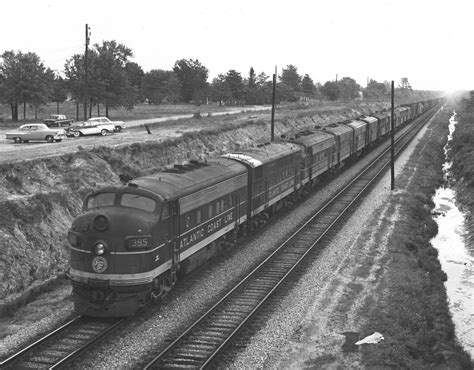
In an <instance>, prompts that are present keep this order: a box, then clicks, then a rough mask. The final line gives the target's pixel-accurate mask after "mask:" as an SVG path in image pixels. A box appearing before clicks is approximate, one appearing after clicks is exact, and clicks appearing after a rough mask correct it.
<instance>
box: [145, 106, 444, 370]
mask: <svg viewBox="0 0 474 370" xmlns="http://www.w3.org/2000/svg"><path fill="white" fill-rule="evenodd" d="M435 111H436V110H435V109H431V110H430V111H428V112H426V113H425V114H423V115H422V116H421V117H419V118H418V119H417V120H416V123H415V122H414V123H413V124H412V126H413V127H412V129H411V130H407V131H406V132H405V133H403V134H401V135H400V136H399V137H398V139H397V141H396V154H397V155H398V154H399V153H400V152H401V151H402V150H403V149H404V148H405V147H406V146H407V145H408V143H409V142H410V141H411V139H412V138H413V137H415V135H416V134H417V133H418V131H419V130H420V129H421V128H422V127H423V125H424V124H425V123H426V122H428V121H429V119H430V118H431V117H432V116H433V115H434V112H435ZM389 166H390V147H389V148H387V149H386V150H385V151H384V152H383V153H382V154H380V155H379V156H378V157H377V158H376V159H375V160H374V161H373V162H372V163H371V164H370V165H368V166H367V167H366V168H365V169H364V171H363V172H362V173H360V174H359V175H358V176H357V177H356V178H355V179H353V180H352V181H351V182H350V183H349V184H348V185H347V186H346V187H344V189H342V190H341V191H340V192H339V193H338V194H337V195H335V196H334V197H333V199H331V200H330V201H329V202H328V203H327V204H326V205H325V206H324V207H322V208H321V209H319V210H318V211H317V212H316V213H315V214H314V215H313V216H312V217H311V218H310V219H309V220H308V221H307V222H306V223H305V224H304V225H303V226H301V227H300V228H299V229H298V230H297V231H296V232H294V234H293V235H291V236H290V237H289V238H288V239H287V240H286V241H285V242H284V243H283V244H281V245H280V246H279V247H278V248H277V250H276V251H275V252H273V253H272V254H271V255H270V256H269V257H267V258H266V259H265V261H263V262H262V263H261V264H260V265H259V266H257V267H256V268H255V269H254V270H253V271H252V272H250V273H249V274H248V276H247V277H246V278H245V279H243V280H242V281H241V282H240V283H239V284H238V285H237V286H236V287H234V288H233V289H232V290H231V291H230V292H229V293H227V294H226V295H225V296H224V297H223V298H222V299H221V300H220V301H219V302H217V303H216V304H215V305H214V306H213V307H212V308H211V309H209V310H208V311H207V312H206V313H205V314H204V315H203V316H202V317H201V318H200V319H198V320H197V321H196V322H195V323H194V324H192V325H191V326H190V327H189V328H188V329H186V330H185V331H184V332H183V333H182V334H181V335H180V336H179V337H178V338H177V339H175V340H174V341H173V342H172V343H171V344H169V345H168V346H167V347H166V348H165V349H164V350H162V351H161V352H160V353H159V354H158V355H157V356H156V357H155V358H154V359H153V360H152V361H150V362H149V363H148V364H147V365H146V366H145V369H151V368H204V367H207V366H208V365H210V364H211V363H212V362H213V361H214V360H215V359H216V358H217V356H218V355H219V354H221V352H223V350H224V348H225V347H226V345H228V344H229V343H230V341H231V340H232V339H233V338H234V337H235V336H236V334H237V333H238V332H239V331H240V330H241V329H242V328H243V327H244V326H245V325H246V323H247V322H248V321H249V320H250V318H251V317H252V316H253V315H254V314H255V313H256V312H257V311H258V310H259V309H260V308H261V307H262V305H263V304H264V303H265V302H266V301H267V300H268V299H269V297H270V296H271V295H272V293H273V292H274V291H275V290H276V289H277V288H278V287H279V286H280V285H281V284H282V283H283V282H284V281H285V280H286V279H287V277H288V276H289V275H290V274H291V272H292V271H293V270H294V269H295V268H296V267H297V266H298V265H299V264H300V262H302V261H303V260H304V259H305V257H306V256H307V255H308V254H309V253H310V252H311V250H312V249H313V248H314V247H315V246H316V245H317V244H318V242H319V241H320V240H321V239H322V238H323V237H324V236H325V235H326V234H327V233H328V232H329V230H331V229H332V228H333V227H334V225H335V224H337V222H338V221H339V220H340V219H341V217H343V216H344V215H345V214H346V213H347V212H348V210H349V209H351V208H352V206H353V205H354V203H356V202H357V200H358V199H360V198H361V196H362V195H363V194H364V193H365V192H366V190H367V189H368V188H369V187H370V186H371V185H372V184H373V183H374V182H375V181H376V180H377V179H378V178H379V177H380V175H381V174H382V173H384V172H385V169H386V168H387V167H389Z"/></svg>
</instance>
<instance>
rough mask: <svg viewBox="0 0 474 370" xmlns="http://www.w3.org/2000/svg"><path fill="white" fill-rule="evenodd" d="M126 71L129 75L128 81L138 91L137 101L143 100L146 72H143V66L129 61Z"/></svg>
mask: <svg viewBox="0 0 474 370" xmlns="http://www.w3.org/2000/svg"><path fill="white" fill-rule="evenodd" d="M125 73H126V75H127V78H128V82H129V83H130V85H131V86H132V87H133V88H134V89H135V90H136V91H137V95H136V99H137V102H142V101H143V100H145V98H144V96H143V92H142V80H143V76H144V75H145V72H143V69H142V67H140V66H139V65H138V64H137V63H135V62H127V63H126V64H125Z"/></svg>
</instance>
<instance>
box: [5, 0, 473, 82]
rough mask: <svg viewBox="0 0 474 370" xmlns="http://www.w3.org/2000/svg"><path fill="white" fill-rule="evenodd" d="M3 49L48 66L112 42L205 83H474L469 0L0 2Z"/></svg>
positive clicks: (150, 65)
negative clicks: (180, 65) (265, 79)
mask: <svg viewBox="0 0 474 370" xmlns="http://www.w3.org/2000/svg"><path fill="white" fill-rule="evenodd" d="M0 6H1V13H2V17H1V21H0V53H2V52H3V51H5V50H19V51H22V52H35V53H36V54H38V55H39V57H40V58H41V59H42V61H43V62H44V64H45V65H46V66H47V67H50V68H52V69H54V70H58V71H62V70H63V69H64V64H65V61H66V60H67V59H68V58H70V57H71V56H72V55H74V54H77V53H83V52H84V43H85V24H86V23H87V24H88V25H89V27H90V29H91V39H90V41H91V44H95V43H101V42H102V41H104V40H116V41H117V42H119V43H123V44H125V45H126V46H128V47H129V48H131V49H132V51H133V53H134V57H133V59H132V61H134V62H136V63H138V64H139V65H140V66H141V67H142V68H143V70H144V71H145V72H147V71H150V70H151V69H165V70H171V69H172V68H173V65H174V63H175V61H176V60H179V59H183V58H184V59H198V60H199V61H200V62H201V63H202V64H203V65H204V66H206V67H207V68H208V69H209V77H210V78H209V81H211V80H212V78H214V77H216V76H217V75H218V74H220V73H223V74H225V73H226V72H227V71H228V70H230V69H235V70H237V71H239V72H240V73H241V74H242V76H243V77H247V76H248V71H249V69H250V67H253V68H254V70H255V72H256V73H257V74H258V73H260V72H265V73H266V74H267V75H269V76H271V75H272V73H274V69H275V66H277V68H278V73H280V72H281V69H282V68H284V67H286V66H287V65H289V64H293V65H294V66H296V67H297V69H298V73H299V74H300V75H304V74H306V73H307V74H309V75H310V77H311V78H312V79H313V81H314V82H322V83H324V82H325V81H327V80H334V79H335V78H336V75H337V76H338V78H339V79H340V78H342V77H345V76H349V77H352V78H354V79H355V80H356V81H357V82H358V83H359V84H361V85H365V84H366V83H367V78H372V79H375V80H377V81H384V80H387V81H389V80H395V81H396V82H399V81H400V79H401V78H402V77H407V78H408V80H409V82H410V84H411V85H412V86H413V88H414V89H419V90H453V89H474V63H473V62H474V60H473V56H474V32H473V31H474V25H473V23H474V22H473V17H474V1H473V0H449V1H441V0H431V1H428V0H324V1H318V0H287V1H281V0H273V1H267V0H234V1H225V0H175V1H173V0H169V1H158V0H155V1H152V0H148V1H147V0H127V1H124V0H113V1H108V0H81V1H75V2H73V1H65V0H3V1H2V2H1V4H0Z"/></svg>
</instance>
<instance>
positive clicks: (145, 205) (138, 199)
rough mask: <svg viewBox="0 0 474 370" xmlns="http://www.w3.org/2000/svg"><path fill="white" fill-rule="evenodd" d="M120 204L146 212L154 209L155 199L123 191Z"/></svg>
mask: <svg viewBox="0 0 474 370" xmlns="http://www.w3.org/2000/svg"><path fill="white" fill-rule="evenodd" d="M120 205H121V206H124V207H132V208H137V209H141V210H143V211H147V212H154V211H155V209H156V206H157V204H156V201H155V200H154V199H151V198H148V197H145V196H143V195H138V194H130V193H124V194H122V199H121V200H120Z"/></svg>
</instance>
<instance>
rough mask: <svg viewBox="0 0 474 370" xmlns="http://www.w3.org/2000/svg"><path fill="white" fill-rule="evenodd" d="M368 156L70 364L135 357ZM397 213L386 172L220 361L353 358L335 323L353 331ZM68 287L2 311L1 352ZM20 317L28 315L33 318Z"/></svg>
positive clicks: (63, 301) (254, 364)
mask: <svg viewBox="0 0 474 370" xmlns="http://www.w3.org/2000/svg"><path fill="white" fill-rule="evenodd" d="M423 134H424V130H422V131H421V132H420V133H419V135H418V139H416V140H415V141H414V142H413V143H412V144H411V145H410V146H409V148H408V149H407V150H406V151H405V152H404V153H403V154H402V155H401V156H400V157H399V158H398V159H397V162H396V173H400V172H401V171H403V168H404V166H405V164H406V163H407V161H408V158H409V156H410V155H411V154H412V153H413V152H414V148H415V146H416V143H417V141H418V140H419V137H421V136H422V135H423ZM368 160H369V159H368V158H364V159H362V160H361V161H359V162H358V163H357V164H355V165H353V166H352V167H351V168H348V169H347V170H346V171H345V172H344V174H343V175H341V176H338V177H337V178H336V179H334V180H332V181H331V182H329V183H328V184H326V185H325V186H323V187H322V188H321V189H320V190H319V191H318V192H317V193H315V194H314V195H312V196H311V197H309V198H308V199H307V200H306V201H305V202H303V203H302V204H300V205H299V206H298V207H297V208H296V209H294V210H293V211H292V212H290V213H288V214H286V215H283V216H281V217H279V219H278V220H274V221H271V222H270V223H269V224H268V225H267V226H266V227H265V228H264V229H263V230H262V232H261V233H259V234H258V235H254V236H252V238H251V239H250V240H248V241H246V242H245V243H242V245H240V246H239V248H237V249H236V250H234V251H231V252H230V253H229V255H228V256H224V257H220V258H218V259H217V260H215V261H213V263H212V264H209V265H206V266H204V267H203V268H201V269H199V270H198V271H197V272H196V273H193V274H191V275H189V276H187V277H186V278H185V279H184V280H183V281H182V282H180V283H178V286H177V289H176V290H175V291H174V292H172V293H171V294H170V295H169V296H168V297H167V298H166V299H165V300H164V302H163V303H162V304H161V305H160V306H158V307H151V308H150V309H148V310H147V311H146V312H145V313H144V314H143V315H141V316H139V317H134V318H132V319H130V320H129V322H128V324H127V325H125V327H124V328H123V329H121V330H120V332H119V333H117V335H114V336H112V337H111V338H109V339H106V340H104V341H103V342H102V343H101V344H100V345H98V346H97V348H96V350H95V351H93V352H91V353H88V355H87V357H86V358H81V360H80V365H79V362H78V367H81V368H84V367H85V368H102V369H108V368H117V367H119V368H123V367H125V368H129V367H134V366H137V363H141V361H143V358H145V357H146V356H148V355H149V353H150V352H152V351H156V350H157V349H159V348H161V347H162V346H163V343H164V341H165V340H166V339H167V338H169V337H173V335H175V334H177V332H179V330H180V329H182V328H184V327H185V326H186V325H187V324H188V323H190V322H191V321H192V319H193V318H194V317H196V316H197V315H198V314H199V313H200V312H202V311H203V310H204V309H205V308H206V307H208V306H209V305H210V304H211V303H212V302H213V300H214V299H215V298H216V297H217V296H219V295H220V294H222V292H223V291H225V290H226V289H227V287H228V286H231V285H232V284H233V283H234V282H235V281H236V280H237V279H238V277H239V275H240V274H242V273H243V272H244V271H246V270H248V269H250V268H251V267H252V266H254V265H255V263H256V261H257V260H258V259H261V258H263V257H264V256H266V255H267V253H268V252H269V251H270V250H271V249H272V248H273V246H274V245H275V244H276V243H278V241H281V240H282V239H283V238H284V236H285V235H286V234H287V233H288V232H289V230H290V229H291V228H292V227H294V225H295V224H296V223H299V222H301V221H302V220H304V219H305V218H306V217H307V216H308V215H309V214H310V213H311V211H312V210H313V209H314V208H316V207H318V206H320V205H321V204H322V203H323V202H324V201H325V200H326V199H327V198H328V197H330V196H331V195H332V194H334V193H335V191H337V189H338V188H340V187H342V185H343V183H344V182H345V181H346V180H347V177H349V176H351V175H352V174H354V173H356V172H358V171H360V169H361V168H362V167H363V166H364V164H365V162H367V161H368ZM398 217H400V216H399V215H398V214H397V206H396V204H394V202H393V201H392V196H391V191H390V178H389V175H386V176H384V177H383V179H382V180H381V181H380V182H379V183H378V185H376V187H375V188H374V189H373V190H372V191H371V193H370V194H369V195H368V196H367V197H366V199H365V200H364V201H363V202H362V204H361V205H360V207H359V208H358V209H357V210H356V211H355V213H354V214H353V216H351V217H350V219H349V220H348V221H347V222H346V224H345V226H344V227H343V229H342V230H341V232H340V233H338V234H337V236H336V237H335V238H333V240H331V242H330V243H328V245H327V246H325V248H324V250H322V252H321V255H320V257H319V258H317V260H316V261H315V262H314V264H313V265H312V266H311V268H310V269H308V270H307V272H306V273H305V275H304V276H303V277H301V279H300V280H299V282H298V283H297V284H296V286H295V287H294V289H293V290H292V291H291V293H290V294H289V295H288V296H287V298H286V299H285V300H284V301H282V302H281V304H280V307H279V308H278V309H277V310H275V312H276V313H275V314H274V315H273V317H272V318H271V320H269V321H268V322H267V323H266V325H265V327H264V328H263V329H262V330H261V331H260V332H259V333H257V334H256V335H255V336H254V338H253V339H252V340H251V342H250V343H248V345H247V347H246V348H245V349H244V350H243V351H242V352H241V353H240V354H239V355H238V356H237V357H236V358H235V361H234V363H233V364H232V365H230V367H238V368H262V367H272V368H274V367H276V368H287V367H290V368H291V367H297V368H300V367H306V366H316V365H324V364H326V365H329V364H332V365H336V366H338V365H341V366H344V367H346V366H350V367H353V366H357V365H358V361H359V355H358V353H357V352H350V353H347V352H346V351H344V349H343V345H344V342H345V336H344V335H343V333H344V332H358V331H359V314H360V310H361V309H362V308H363V307H364V305H365V304H366V302H367V300H370V296H371V292H372V291H373V290H374V287H375V286H376V285H377V284H378V281H379V279H378V276H379V275H380V273H381V271H383V261H384V258H386V256H385V254H384V252H385V244H384V242H385V241H386V238H387V235H388V234H389V233H390V230H391V228H392V224H393V222H395V221H396V219H397V218H398ZM374 226H376V227H374ZM58 289H59V290H58ZM69 294H70V288H68V287H67V285H66V286H64V285H62V286H60V287H58V288H57V289H54V290H53V291H52V292H50V293H45V294H44V295H42V296H40V297H39V298H38V300H37V301H36V302H38V301H40V302H42V304H40V305H39V306H40V307H41V305H43V304H44V306H43V307H41V308H38V304H35V303H34V302H33V303H32V304H29V305H27V306H26V307H25V308H24V309H22V310H20V311H19V312H17V313H15V314H14V315H13V316H11V317H10V318H4V319H3V320H2V322H1V326H0V328H3V329H5V330H8V332H9V333H10V335H7V336H4V337H3V338H0V356H1V357H5V355H6V354H7V353H8V352H11V351H12V350H13V349H15V348H19V347H21V346H23V345H24V344H25V343H27V342H29V341H31V340H32V339H33V338H34V336H35V335H37V334H38V333H40V332H42V331H45V330H47V328H48V327H52V326H54V325H57V324H58V323H59V322H62V321H65V320H67V319H68V318H69V317H70V316H71V315H72V314H73V312H72V305H71V301H70V297H69ZM54 297H56V298H54ZM52 305H53V306H52ZM51 307H53V309H51ZM42 313H43V314H42ZM26 317H34V320H28V319H26ZM0 331H1V330H0Z"/></svg>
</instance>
